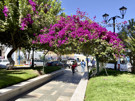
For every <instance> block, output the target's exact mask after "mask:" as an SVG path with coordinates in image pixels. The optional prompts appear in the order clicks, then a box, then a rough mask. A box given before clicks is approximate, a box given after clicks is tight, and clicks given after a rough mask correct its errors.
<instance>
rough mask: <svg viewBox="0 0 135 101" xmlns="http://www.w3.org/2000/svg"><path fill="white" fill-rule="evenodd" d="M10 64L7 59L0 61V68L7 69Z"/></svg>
mask: <svg viewBox="0 0 135 101" xmlns="http://www.w3.org/2000/svg"><path fill="white" fill-rule="evenodd" d="M9 64H10V62H9V61H8V60H7V59H0V68H6V67H7V66H8V65H9Z"/></svg>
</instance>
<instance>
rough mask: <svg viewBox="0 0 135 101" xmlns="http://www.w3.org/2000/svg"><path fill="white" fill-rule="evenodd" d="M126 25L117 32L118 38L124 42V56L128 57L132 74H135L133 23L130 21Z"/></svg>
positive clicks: (134, 27) (134, 23) (134, 25)
mask: <svg viewBox="0 0 135 101" xmlns="http://www.w3.org/2000/svg"><path fill="white" fill-rule="evenodd" d="M128 22H129V24H128V25H123V26H122V28H121V31H120V32H119V38H120V39H121V40H122V41H123V42H124V45H125V47H126V49H127V51H126V52H125V55H127V56H129V57H130V63H131V64H132V72H135V21H134V19H131V20H129V21H128Z"/></svg>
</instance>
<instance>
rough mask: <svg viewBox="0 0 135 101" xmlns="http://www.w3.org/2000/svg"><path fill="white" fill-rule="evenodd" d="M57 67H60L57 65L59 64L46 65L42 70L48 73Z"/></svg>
mask: <svg viewBox="0 0 135 101" xmlns="http://www.w3.org/2000/svg"><path fill="white" fill-rule="evenodd" d="M59 69H61V67H59V66H46V67H44V69H43V71H44V73H45V74H48V73H51V72H54V71H57V70H59Z"/></svg>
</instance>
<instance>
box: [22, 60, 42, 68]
mask: <svg viewBox="0 0 135 101" xmlns="http://www.w3.org/2000/svg"><path fill="white" fill-rule="evenodd" d="M43 63H44V61H43V60H34V67H37V66H43ZM25 65H28V66H29V67H31V65H32V60H30V61H26V64H25Z"/></svg>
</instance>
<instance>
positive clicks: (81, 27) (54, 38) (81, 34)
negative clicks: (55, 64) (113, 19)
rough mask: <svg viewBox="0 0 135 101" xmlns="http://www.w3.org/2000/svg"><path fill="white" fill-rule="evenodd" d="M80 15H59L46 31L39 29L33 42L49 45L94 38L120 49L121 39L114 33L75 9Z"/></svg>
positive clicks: (86, 40) (121, 46)
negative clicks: (39, 31)
mask: <svg viewBox="0 0 135 101" xmlns="http://www.w3.org/2000/svg"><path fill="white" fill-rule="evenodd" d="M77 13H78V14H80V15H73V16H67V17H65V18H64V17H60V20H59V21H58V23H56V24H54V25H51V26H50V28H49V29H48V30H47V31H44V30H41V34H39V35H38V36H37V40H36V41H33V43H36V42H39V43H40V44H49V45H50V47H52V46H57V47H60V46H61V45H64V44H68V43H70V42H71V40H78V41H79V42H80V43H83V42H84V43H85V42H90V41H92V40H95V39H100V40H105V41H106V42H108V44H110V46H112V48H114V49H115V50H117V51H119V52H120V51H121V50H122V49H123V47H124V45H123V44H122V41H121V40H120V39H119V38H118V35H117V34H116V33H113V32H111V31H107V29H106V28H104V27H102V26H101V25H99V24H98V23H96V22H92V21H91V20H90V19H88V18H86V17H85V20H84V18H83V17H84V16H85V13H81V11H77Z"/></svg>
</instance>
